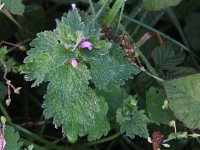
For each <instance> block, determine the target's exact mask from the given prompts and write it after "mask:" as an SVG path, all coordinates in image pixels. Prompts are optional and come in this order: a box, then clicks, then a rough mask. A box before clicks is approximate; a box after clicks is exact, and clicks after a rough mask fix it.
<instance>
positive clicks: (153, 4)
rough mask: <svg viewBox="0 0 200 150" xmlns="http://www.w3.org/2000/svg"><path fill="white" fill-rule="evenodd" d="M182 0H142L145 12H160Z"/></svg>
mask: <svg viewBox="0 0 200 150" xmlns="http://www.w3.org/2000/svg"><path fill="white" fill-rule="evenodd" d="M181 1H182V0H143V3H144V7H145V9H147V10H161V9H165V8H167V7H169V6H176V5H178V4H179V3H180V2H181Z"/></svg>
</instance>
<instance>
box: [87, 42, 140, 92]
mask: <svg viewBox="0 0 200 150" xmlns="http://www.w3.org/2000/svg"><path fill="white" fill-rule="evenodd" d="M122 54H123V53H122V50H121V49H120V48H119V47H118V46H117V45H113V46H112V48H111V49H110V55H100V56H99V55H93V56H90V57H88V56H87V57H88V58H87V59H89V64H90V66H91V76H92V82H94V84H95V85H96V86H97V87H99V88H100V89H104V90H106V91H109V90H110V89H112V86H113V85H123V84H124V79H129V78H132V76H133V75H136V74H138V73H139V72H140V70H139V69H137V68H136V67H134V66H132V65H131V64H130V62H129V61H128V60H127V59H125V58H124V57H123V55H122ZM116 70H117V71H116Z"/></svg>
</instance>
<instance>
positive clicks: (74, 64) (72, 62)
mask: <svg viewBox="0 0 200 150" xmlns="http://www.w3.org/2000/svg"><path fill="white" fill-rule="evenodd" d="M71 64H72V67H74V68H76V67H77V65H78V61H77V60H76V59H72V60H71Z"/></svg>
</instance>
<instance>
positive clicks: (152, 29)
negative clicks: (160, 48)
mask: <svg viewBox="0 0 200 150" xmlns="http://www.w3.org/2000/svg"><path fill="white" fill-rule="evenodd" d="M124 18H126V19H128V20H130V21H132V22H133V23H136V24H139V25H141V26H142V27H144V28H146V29H148V30H150V31H153V32H155V33H158V34H160V35H161V36H163V37H164V38H166V39H168V40H169V41H172V42H173V43H175V44H177V45H179V46H180V47H181V48H183V49H184V50H186V51H187V52H189V51H190V49H189V48H187V47H186V46H185V45H183V44H182V43H180V42H178V41H176V40H175V39H173V38H171V37H170V36H168V35H166V34H164V33H162V32H160V31H159V30H157V29H155V28H152V27H150V26H148V25H146V24H144V23H142V22H140V21H138V20H136V19H132V18H130V17H129V16H126V15H124Z"/></svg>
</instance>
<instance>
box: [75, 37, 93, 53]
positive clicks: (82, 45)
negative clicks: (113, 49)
mask: <svg viewBox="0 0 200 150" xmlns="http://www.w3.org/2000/svg"><path fill="white" fill-rule="evenodd" d="M92 46H93V44H92V43H91V42H89V41H86V37H85V36H83V38H82V40H81V42H80V44H79V45H78V48H88V49H89V50H90V51H91V50H92Z"/></svg>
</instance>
